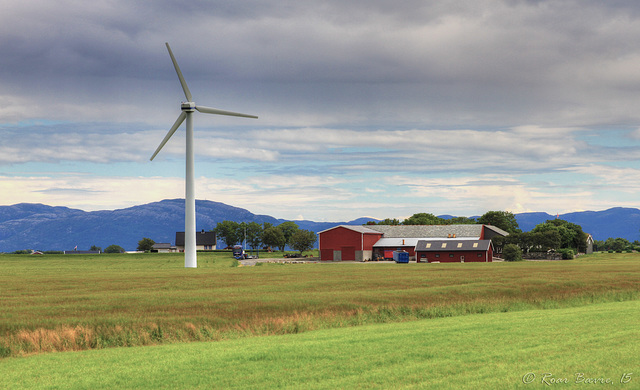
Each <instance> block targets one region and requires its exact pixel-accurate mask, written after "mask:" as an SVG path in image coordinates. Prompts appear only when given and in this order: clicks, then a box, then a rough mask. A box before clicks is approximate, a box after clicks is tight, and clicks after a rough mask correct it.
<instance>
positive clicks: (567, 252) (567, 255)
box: [558, 248, 575, 260]
mask: <svg viewBox="0 0 640 390" xmlns="http://www.w3.org/2000/svg"><path fill="white" fill-rule="evenodd" d="M558 253H560V254H561V255H562V260H571V259H573V257H574V255H575V253H574V252H573V249H569V248H563V249H558Z"/></svg>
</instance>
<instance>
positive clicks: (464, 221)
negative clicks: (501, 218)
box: [445, 217, 478, 225]
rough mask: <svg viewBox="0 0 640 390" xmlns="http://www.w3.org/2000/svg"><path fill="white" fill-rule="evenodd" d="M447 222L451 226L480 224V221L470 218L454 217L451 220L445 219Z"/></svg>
mask: <svg viewBox="0 0 640 390" xmlns="http://www.w3.org/2000/svg"><path fill="white" fill-rule="evenodd" d="M445 221H446V222H447V224H449V225H473V224H476V223H478V221H476V220H475V219H473V218H468V217H453V218H450V219H445Z"/></svg>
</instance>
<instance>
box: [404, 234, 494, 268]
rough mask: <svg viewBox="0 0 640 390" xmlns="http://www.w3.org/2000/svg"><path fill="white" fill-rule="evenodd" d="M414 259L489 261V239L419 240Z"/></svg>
mask: <svg viewBox="0 0 640 390" xmlns="http://www.w3.org/2000/svg"><path fill="white" fill-rule="evenodd" d="M415 252H416V261H417V262H418V263H421V262H428V263H432V262H440V263H465V262H491V261H493V244H492V243H491V240H469V239H467V240H455V239H454V240H420V241H418V243H417V244H416V248H415Z"/></svg>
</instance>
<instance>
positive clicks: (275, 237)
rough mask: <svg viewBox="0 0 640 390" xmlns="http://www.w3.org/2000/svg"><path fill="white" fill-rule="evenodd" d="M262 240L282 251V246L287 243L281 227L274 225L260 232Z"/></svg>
mask: <svg viewBox="0 0 640 390" xmlns="http://www.w3.org/2000/svg"><path fill="white" fill-rule="evenodd" d="M262 242H263V243H264V244H265V245H268V246H270V247H272V248H278V249H280V250H281V251H284V247H285V246H286V245H287V239H286V238H285V236H284V233H283V232H282V229H278V227H276V226H271V227H268V228H266V229H265V230H264V232H263V233H262Z"/></svg>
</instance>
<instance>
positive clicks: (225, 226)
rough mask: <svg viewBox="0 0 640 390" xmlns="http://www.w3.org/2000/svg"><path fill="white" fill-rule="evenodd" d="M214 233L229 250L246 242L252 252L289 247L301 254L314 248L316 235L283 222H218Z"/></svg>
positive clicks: (281, 249)
mask: <svg viewBox="0 0 640 390" xmlns="http://www.w3.org/2000/svg"><path fill="white" fill-rule="evenodd" d="M213 231H214V232H215V233H216V236H217V237H218V239H220V240H222V241H223V242H224V243H225V245H226V246H227V248H231V247H233V246H234V245H237V244H240V243H243V242H245V243H246V245H247V246H248V247H249V248H251V249H252V250H258V249H259V248H262V247H269V248H277V249H278V250H280V251H284V249H285V247H287V246H289V247H290V248H292V249H293V250H296V251H299V252H300V253H302V252H304V251H308V250H310V249H312V248H313V245H314V244H315V243H316V240H317V237H316V234H315V233H314V232H312V231H309V230H304V229H300V228H299V227H298V225H297V224H296V223H295V222H292V221H288V222H283V223H281V224H280V225H277V226H275V225H273V224H271V223H269V222H264V223H263V224H259V223H257V222H248V223H247V222H235V221H222V222H218V223H217V225H216V227H215V229H213Z"/></svg>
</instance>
